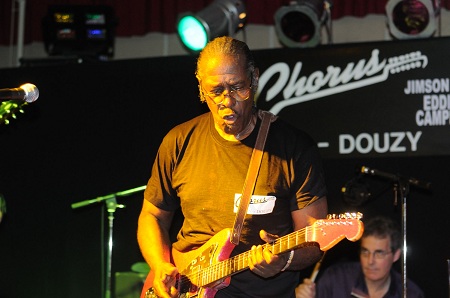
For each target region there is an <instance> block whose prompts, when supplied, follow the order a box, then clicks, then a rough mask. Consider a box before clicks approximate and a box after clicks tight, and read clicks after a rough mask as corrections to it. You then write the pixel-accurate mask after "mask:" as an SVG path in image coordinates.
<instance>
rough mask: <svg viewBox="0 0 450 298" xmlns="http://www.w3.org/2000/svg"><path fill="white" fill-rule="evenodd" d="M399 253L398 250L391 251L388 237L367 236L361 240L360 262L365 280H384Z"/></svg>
mask: <svg viewBox="0 0 450 298" xmlns="http://www.w3.org/2000/svg"><path fill="white" fill-rule="evenodd" d="M400 253H401V251H400V250H397V251H395V252H394V251H391V241H390V239H389V237H386V238H377V237H374V236H367V237H364V238H362V239H361V254H360V261H361V266H362V270H363V272H364V276H365V277H366V279H368V280H370V281H379V280H382V279H384V278H386V277H387V276H388V275H389V271H390V270H391V267H392V264H393V263H394V262H395V261H397V260H398V258H399V257H400Z"/></svg>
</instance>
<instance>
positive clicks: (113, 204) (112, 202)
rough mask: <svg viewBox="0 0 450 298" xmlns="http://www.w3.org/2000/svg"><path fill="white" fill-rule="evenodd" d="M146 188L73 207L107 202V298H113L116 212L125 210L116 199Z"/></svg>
mask: <svg viewBox="0 0 450 298" xmlns="http://www.w3.org/2000/svg"><path fill="white" fill-rule="evenodd" d="M145 187H146V186H140V187H136V188H132V189H129V190H124V191H119V192H116V193H113V194H109V195H106V196H102V197H97V198H95V199H90V200H85V201H81V202H77V203H73V204H72V205H71V207H72V209H76V208H80V207H84V206H87V205H91V204H94V203H100V202H103V201H105V203H106V209H107V211H108V224H109V229H108V245H107V253H106V262H107V265H106V269H107V271H106V276H105V278H106V280H105V284H106V288H105V296H104V297H105V298H110V297H111V276H112V275H111V269H112V244H113V227H114V212H115V211H116V209H117V208H125V205H121V204H117V201H116V198H117V197H125V196H129V195H131V194H133V193H135V192H138V191H141V190H144V189H145Z"/></svg>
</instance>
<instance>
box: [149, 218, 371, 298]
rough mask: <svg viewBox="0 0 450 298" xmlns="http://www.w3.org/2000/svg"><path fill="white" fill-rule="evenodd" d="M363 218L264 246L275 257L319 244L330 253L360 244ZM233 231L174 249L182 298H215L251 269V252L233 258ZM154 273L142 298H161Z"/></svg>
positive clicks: (322, 225)
mask: <svg viewBox="0 0 450 298" xmlns="http://www.w3.org/2000/svg"><path fill="white" fill-rule="evenodd" d="M361 217H362V214H360V213H358V214H352V213H346V214H343V215H341V216H339V217H330V218H328V219H320V220H316V221H315V222H314V223H313V224H312V225H311V226H308V227H305V228H303V229H301V230H298V231H294V232H292V233H290V234H288V235H285V236H282V237H280V238H277V239H276V240H275V241H274V242H271V243H266V244H264V245H263V247H264V249H265V248H268V249H269V250H270V251H271V252H272V253H273V254H276V255H278V254H281V253H284V252H288V251H291V250H294V249H297V248H300V247H302V246H306V245H311V244H319V246H320V249H321V250H322V251H327V250H328V249H330V248H332V247H333V246H334V245H336V244H337V243H338V242H339V241H341V240H342V239H344V238H347V239H348V240H350V241H356V240H358V239H359V238H361V236H362V233H363V231H364V227H363V224H362V222H361V221H360V220H359V219H360V218H361ZM230 237H231V229H224V230H222V231H220V232H219V233H217V234H216V235H214V236H213V237H212V238H211V239H209V240H208V242H206V243H205V244H203V245H202V246H200V247H199V248H197V249H194V250H191V251H187V252H179V251H177V250H175V249H172V261H173V264H175V266H176V267H177V268H178V271H179V274H178V276H177V278H176V282H175V287H176V288H177V289H178V292H179V294H180V296H179V297H182V298H189V297H199V298H213V297H214V296H215V295H216V293H217V291H219V290H220V289H223V288H225V287H227V286H228V285H229V284H230V279H231V276H232V275H233V274H236V273H238V272H241V271H243V270H246V269H248V267H249V264H248V259H249V256H250V251H246V252H243V253H241V254H239V255H236V256H233V257H232V258H230V255H231V252H232V251H233V249H234V248H235V245H234V244H232V243H231V242H230ZM153 280H154V274H153V271H152V270H151V271H150V274H149V275H148V276H147V279H146V280H145V283H144V288H143V290H142V293H141V298H157V297H158V296H156V294H154V292H153V288H152V285H153Z"/></svg>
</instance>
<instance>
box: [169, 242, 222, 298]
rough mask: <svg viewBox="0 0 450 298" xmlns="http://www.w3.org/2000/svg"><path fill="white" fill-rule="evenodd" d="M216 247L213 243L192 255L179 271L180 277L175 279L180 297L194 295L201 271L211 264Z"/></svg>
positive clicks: (197, 293)
mask: <svg viewBox="0 0 450 298" xmlns="http://www.w3.org/2000/svg"><path fill="white" fill-rule="evenodd" d="M217 248H218V244H217V243H213V244H211V245H210V246H208V247H206V248H205V249H204V250H203V251H201V252H200V253H199V254H198V255H197V256H196V257H194V258H193V259H192V260H191V262H190V263H189V265H188V266H187V267H186V268H185V270H183V271H181V272H180V278H179V279H178V281H177V288H178V291H179V292H180V297H182V298H188V297H196V296H198V295H199V290H201V288H199V287H197V285H198V281H199V278H201V275H200V273H201V271H202V269H204V268H207V267H209V266H211V265H212V263H213V258H214V254H215V253H216V251H217Z"/></svg>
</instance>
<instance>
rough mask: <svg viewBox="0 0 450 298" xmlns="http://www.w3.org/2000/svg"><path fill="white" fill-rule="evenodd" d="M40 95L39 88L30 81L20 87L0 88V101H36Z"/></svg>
mask: <svg viewBox="0 0 450 298" xmlns="http://www.w3.org/2000/svg"><path fill="white" fill-rule="evenodd" d="M38 97H39V89H38V88H37V87H36V86H35V85H33V84H30V83H26V84H23V85H22V86H20V87H19V88H11V89H0V102H3V101H8V100H23V101H25V102H28V103H32V102H34V101H35V100H36V99H38Z"/></svg>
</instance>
